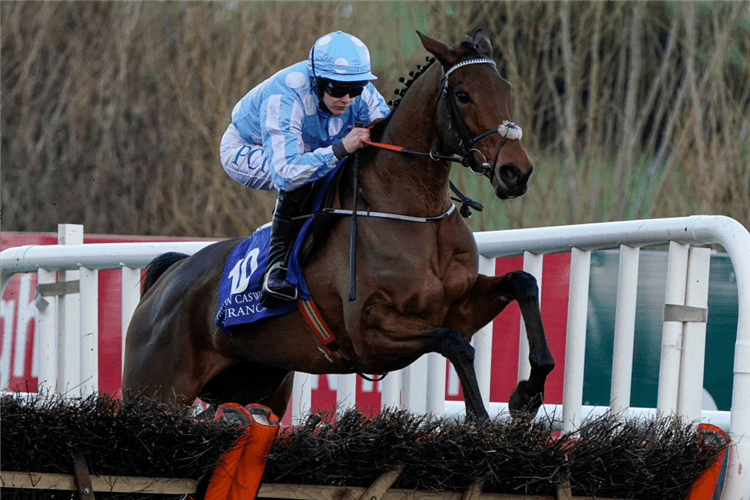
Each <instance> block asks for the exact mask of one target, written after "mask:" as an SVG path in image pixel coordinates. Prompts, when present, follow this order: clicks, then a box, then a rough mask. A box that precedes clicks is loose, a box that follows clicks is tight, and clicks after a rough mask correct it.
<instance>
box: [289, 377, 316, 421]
mask: <svg viewBox="0 0 750 500" xmlns="http://www.w3.org/2000/svg"><path fill="white" fill-rule="evenodd" d="M311 377H312V375H309V374H307V373H302V372H294V383H293V384H292V425H298V424H300V423H301V422H302V419H304V418H306V417H307V415H308V414H309V413H310V408H311V407H312V385H311V382H312V380H311Z"/></svg>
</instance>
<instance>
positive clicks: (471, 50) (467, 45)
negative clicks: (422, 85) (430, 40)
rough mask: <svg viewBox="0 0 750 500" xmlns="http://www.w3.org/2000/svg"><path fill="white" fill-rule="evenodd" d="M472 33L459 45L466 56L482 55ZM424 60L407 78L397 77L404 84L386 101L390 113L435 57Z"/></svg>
mask: <svg viewBox="0 0 750 500" xmlns="http://www.w3.org/2000/svg"><path fill="white" fill-rule="evenodd" d="M478 30H479V28H477V30H475V31H474V33H476V32H477V31H478ZM474 33H472V35H471V36H469V35H467V36H465V37H464V39H463V40H462V41H461V43H460V45H459V46H460V47H461V48H462V49H463V50H464V54H465V55H467V56H481V55H482V54H481V53H480V51H479V47H477V45H476V44H475V43H474V41H473V37H474ZM487 57H492V54H488V55H487ZM425 60H426V61H427V64H425V65H421V64H417V71H409V78H406V77H403V76H402V77H401V78H399V79H398V81H399V82H401V83H403V84H404V87H402V88H398V89H395V90H394V91H393V93H394V94H395V95H397V96H398V98H396V99H394V100H392V101H388V105H389V106H391V108H392V110H391V114H393V112H395V111H396V108H398V105H399V104H400V103H401V99H402V98H403V97H404V96H405V95H406V92H407V91H408V90H409V87H411V85H412V84H413V83H414V81H415V80H416V79H417V78H419V77H420V76H422V74H423V73H424V72H425V71H427V69H428V68H429V67H430V66H432V64H433V63H434V62H435V58H434V57H432V56H427V57H426V58H425Z"/></svg>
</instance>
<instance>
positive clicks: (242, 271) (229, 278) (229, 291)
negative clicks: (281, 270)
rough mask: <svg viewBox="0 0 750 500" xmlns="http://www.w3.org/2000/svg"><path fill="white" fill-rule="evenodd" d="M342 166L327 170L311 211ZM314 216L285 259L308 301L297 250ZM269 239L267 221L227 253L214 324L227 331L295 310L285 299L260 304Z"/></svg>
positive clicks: (291, 278)
mask: <svg viewBox="0 0 750 500" xmlns="http://www.w3.org/2000/svg"><path fill="white" fill-rule="evenodd" d="M341 165H343V160H342V161H341V162H339V164H338V165H337V166H336V167H335V168H334V169H333V170H331V172H329V173H328V175H327V176H326V177H325V179H324V180H323V182H322V183H321V186H320V189H319V190H318V191H317V192H316V194H315V198H314V199H313V202H312V212H313V213H314V212H316V211H318V210H319V209H320V207H321V205H322V203H323V199H324V197H325V194H326V191H327V190H328V187H329V186H330V184H331V182H332V181H333V179H334V177H335V175H336V173H337V172H338V170H339V169H340V168H341ZM313 218H314V217H308V218H307V219H306V220H305V222H304V224H303V225H302V228H301V229H300V231H299V234H298V235H297V237H296V239H295V240H294V243H293V245H292V248H291V254H290V256H289V259H288V264H287V265H288V269H287V281H289V283H292V284H293V285H295V286H297V288H298V290H299V296H298V297H299V298H300V299H303V300H312V296H311V295H310V290H309V289H308V288H307V283H305V277H304V274H303V272H302V266H301V262H300V256H299V253H300V251H301V248H302V243H303V242H304V241H305V237H306V236H307V233H308V232H309V231H310V230H311V228H312V223H313ZM270 239H271V224H270V223H267V224H264V225H263V226H261V227H259V228H258V229H257V230H256V231H255V232H254V233H253V234H252V235H250V236H248V237H247V238H245V239H244V240H242V241H241V242H240V243H239V244H238V245H237V246H236V247H234V249H233V250H232V252H231V253H230V255H229V258H228V259H227V262H226V264H225V266H224V272H223V273H222V278H221V283H220V284H219V310H218V312H217V313H216V319H215V323H216V325H217V326H218V327H219V328H221V329H222V330H224V331H225V332H226V333H228V334H230V335H231V334H232V332H231V331H230V330H229V328H230V327H232V326H235V325H242V324H246V323H252V322H254V321H258V320H260V319H263V318H270V317H273V316H278V315H281V314H286V313H288V312H291V311H294V310H297V304H296V303H295V302H288V303H285V304H282V305H280V306H278V307H274V308H272V309H267V308H265V307H263V306H262V305H261V304H260V300H259V299H260V291H261V289H262V288H263V285H262V283H261V276H262V275H263V273H264V272H265V269H266V262H267V260H268V246H269V241H270Z"/></svg>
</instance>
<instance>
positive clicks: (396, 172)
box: [373, 63, 450, 215]
mask: <svg viewBox="0 0 750 500" xmlns="http://www.w3.org/2000/svg"><path fill="white" fill-rule="evenodd" d="M440 77H441V73H440V65H439V64H438V63H435V64H433V65H432V66H431V67H430V68H428V69H427V71H425V73H424V74H423V75H421V76H420V77H419V78H417V79H416V80H414V83H413V84H412V85H411V87H409V90H408V91H407V92H406V94H405V95H404V96H403V98H402V100H401V103H400V104H399V106H398V108H397V111H395V112H394V114H393V116H392V117H391V120H390V123H389V124H388V127H387V128H386V129H385V131H384V133H383V138H382V142H385V143H388V144H395V145H397V146H402V147H404V148H407V149H410V150H412V151H419V152H423V153H428V152H430V151H432V150H433V149H434V148H435V146H436V144H437V123H436V121H437V119H436V112H437V103H438V99H439V97H440ZM378 157H379V159H378V160H376V162H377V167H376V168H375V169H373V170H374V171H376V175H374V176H373V177H375V178H376V179H377V181H378V182H377V183H378V184H379V185H380V187H381V189H382V190H383V191H385V192H387V193H388V194H389V195H390V197H392V198H394V199H393V200H390V201H389V203H394V202H395V203H396V204H397V205H396V206H394V209H399V208H401V209H402V210H407V211H411V212H414V213H418V214H419V215H425V214H429V215H434V214H433V212H437V211H440V210H445V206H446V205H447V203H448V200H449V198H448V196H447V193H448V182H449V178H450V164H449V163H448V164H446V163H445V162H438V161H434V160H432V159H430V158H429V157H427V156H418V155H410V154H404V153H390V152H383V153H382V154H379V155H378ZM396 198H398V200H396Z"/></svg>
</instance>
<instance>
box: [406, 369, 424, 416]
mask: <svg viewBox="0 0 750 500" xmlns="http://www.w3.org/2000/svg"><path fill="white" fill-rule="evenodd" d="M401 407H402V408H404V409H407V410H409V411H411V412H413V413H427V356H421V357H420V358H419V359H418V360H416V361H415V362H414V363H412V364H410V365H409V366H407V367H406V368H404V369H403V371H402V385H401Z"/></svg>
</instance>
